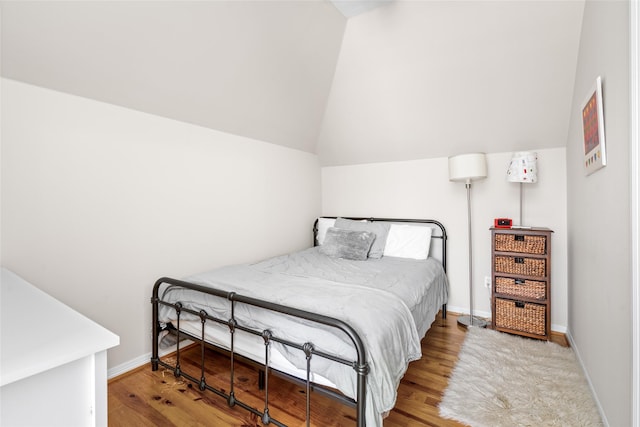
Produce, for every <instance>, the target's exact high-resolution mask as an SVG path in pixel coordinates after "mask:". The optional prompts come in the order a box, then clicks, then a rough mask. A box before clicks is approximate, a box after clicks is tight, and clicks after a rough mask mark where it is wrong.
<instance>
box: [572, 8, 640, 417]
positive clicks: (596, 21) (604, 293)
mask: <svg viewBox="0 0 640 427" xmlns="http://www.w3.org/2000/svg"><path fill="white" fill-rule="evenodd" d="M597 76H602V90H603V99H604V121H605V139H606V150H607V166H606V167H605V168H604V169H601V170H599V171H597V172H595V173H594V174H592V175H590V176H585V174H584V170H583V159H584V152H583V150H582V147H583V135H582V128H581V123H582V118H581V106H582V103H583V101H584V100H585V98H586V96H587V93H588V92H589V90H590V89H591V87H592V86H593V84H594V82H595V80H596V77H597ZM629 141H630V138H629V3H628V2H616V1H613V2H612V1H588V2H587V3H586V5H585V10H584V20H583V25H582V36H581V40H580V53H579V57H578V67H577V71H576V81H575V89H574V95H573V108H572V112H571V122H570V131H569V135H568V140H567V205H568V209H567V210H568V217H567V222H568V224H569V229H568V231H569V234H568V245H569V276H568V277H569V307H570V311H569V333H570V337H571V339H572V342H573V346H574V348H575V350H576V352H577V353H578V355H579V357H580V358H581V360H582V363H583V365H584V367H585V369H586V372H587V375H588V377H589V379H590V381H591V384H592V386H593V389H594V390H595V393H596V396H597V399H598V401H599V403H600V405H601V408H602V410H603V412H604V415H605V417H606V419H607V421H608V425H610V426H630V425H632V424H631V422H632V421H631V420H632V405H633V404H635V405H637V404H638V402H633V401H632V392H631V378H632V363H631V361H632V345H631V343H632V333H631V331H632V324H631V323H632V322H631V320H632V285H631V256H630V248H631V245H630V242H631V235H630V233H631V221H630V212H631V208H630V202H629V200H630V176H631V175H630V160H629V159H630V152H631V150H630V143H629Z"/></svg>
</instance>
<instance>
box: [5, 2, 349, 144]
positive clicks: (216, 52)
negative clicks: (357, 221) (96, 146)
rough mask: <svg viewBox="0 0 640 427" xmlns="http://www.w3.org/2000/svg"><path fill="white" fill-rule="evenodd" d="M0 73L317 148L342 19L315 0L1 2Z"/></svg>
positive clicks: (232, 130) (276, 141)
mask: <svg viewBox="0 0 640 427" xmlns="http://www.w3.org/2000/svg"><path fill="white" fill-rule="evenodd" d="M0 4H1V7H2V14H1V18H2V29H1V30H2V39H1V42H2V62H1V65H2V76H3V77H6V78H10V79H15V80H19V81H23V82H26V83H30V84H34V85H38V86H42V87H45V88H50V89H54V90H58V91H62V92H67V93H70V94H74V95H79V96H82V97H86V98H91V99H95V100H98V101H103V102H107V103H112V104H115V105H120V106H124V107H128V108H132V109H136V110H140V111H144V112H148V113H152V114H156V115H159V116H164V117H168V118H171V119H176V120H180V121H184V122H187V123H192V124H196V125H200V126H204V127H208V128H212V129H217V130H220V131H223V132H228V133H232V134H236V135H241V136H246V137H250V138H254V139H258V140H261V141H266V142H270V143H274V144H279V145H284V146H287V147H291V148H296V149H300V150H304V151H308V152H314V151H315V145H316V142H317V135H318V133H319V130H320V125H321V122H322V116H323V114H324V109H325V106H326V100H327V97H328V94H329V91H330V87H331V82H332V79H333V73H334V71H335V67H336V61H337V58H338V52H339V49H340V45H341V43H342V37H343V33H344V28H345V25H346V19H345V17H344V16H343V15H341V14H340V13H339V12H338V10H337V9H336V8H335V7H334V6H333V5H332V4H331V3H329V2H328V1H326V0H322V1H320V0H311V1H286V0H285V1H279V0H273V1H238V0H230V1H3V2H1V3H0Z"/></svg>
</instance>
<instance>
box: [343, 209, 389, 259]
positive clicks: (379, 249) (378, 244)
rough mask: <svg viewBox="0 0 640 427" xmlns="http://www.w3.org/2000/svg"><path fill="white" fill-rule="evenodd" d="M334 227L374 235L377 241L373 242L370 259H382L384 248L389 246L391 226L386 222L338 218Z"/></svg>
mask: <svg viewBox="0 0 640 427" xmlns="http://www.w3.org/2000/svg"><path fill="white" fill-rule="evenodd" d="M334 227H336V228H343V229H345V230H356V231H369V232H371V233H374V234H375V236H376V239H375V240H374V241H373V245H371V250H370V251H369V258H382V254H383V253H384V246H385V245H386V244H387V235H388V234H389V227H390V225H389V224H386V223H384V222H361V221H354V220H351V219H345V218H338V219H336V223H335V224H334Z"/></svg>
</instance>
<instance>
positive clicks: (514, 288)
mask: <svg viewBox="0 0 640 427" xmlns="http://www.w3.org/2000/svg"><path fill="white" fill-rule="evenodd" d="M552 232H553V231H551V230H550V229H548V228H530V229H500V228H492V229H491V241H492V242H491V249H492V250H491V259H492V269H491V270H492V272H491V279H492V280H491V282H492V284H493V286H492V307H491V308H492V313H491V314H492V324H493V327H494V329H497V330H499V331H503V332H509V333H513V334H519V335H524V336H528V337H532V338H538V339H549V334H550V332H551V329H550V325H551V323H550V313H551V277H550V270H551V233H552Z"/></svg>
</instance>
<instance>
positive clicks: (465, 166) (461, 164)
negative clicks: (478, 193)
mask: <svg viewBox="0 0 640 427" xmlns="http://www.w3.org/2000/svg"><path fill="white" fill-rule="evenodd" d="M486 177H487V160H486V158H485V156H484V153H471V154H460V155H458V156H452V157H449V181H465V182H471V181H473V180H476V179H482V178H486Z"/></svg>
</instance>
